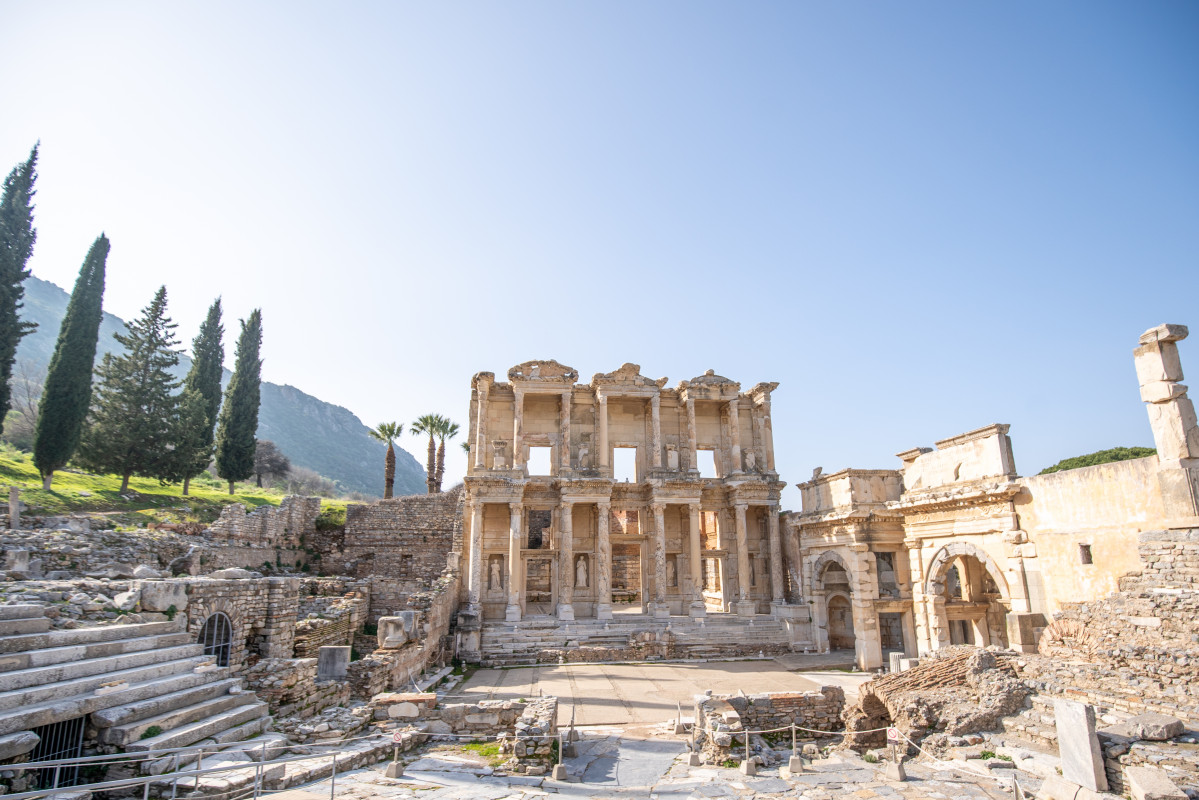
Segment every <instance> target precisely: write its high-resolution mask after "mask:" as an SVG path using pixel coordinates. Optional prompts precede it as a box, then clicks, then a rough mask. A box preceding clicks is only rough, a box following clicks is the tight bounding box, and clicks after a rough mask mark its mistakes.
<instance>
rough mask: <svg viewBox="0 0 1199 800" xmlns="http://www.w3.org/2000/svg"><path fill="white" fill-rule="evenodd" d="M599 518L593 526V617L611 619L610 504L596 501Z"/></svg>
mask: <svg viewBox="0 0 1199 800" xmlns="http://www.w3.org/2000/svg"><path fill="white" fill-rule="evenodd" d="M596 511H597V512H598V514H599V519H598V520H597V521H596V526H595V574H594V577H593V578H592V580H594V581H595V618H596V619H612V540H611V539H610V538H608V519H609V518H610V517H611V515H612V505H611V504H610V503H609V502H608V501H606V500H602V501H600V502H599V503H596Z"/></svg>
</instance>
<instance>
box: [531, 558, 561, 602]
mask: <svg viewBox="0 0 1199 800" xmlns="http://www.w3.org/2000/svg"><path fill="white" fill-rule="evenodd" d="M554 584H555V581H554V560H553V559H552V558H526V559H525V598H524V600H525V610H524V613H525V616H548V615H550V614H553V613H554V607H555V604H556V603H557V600H558V598H557V592H555V591H554Z"/></svg>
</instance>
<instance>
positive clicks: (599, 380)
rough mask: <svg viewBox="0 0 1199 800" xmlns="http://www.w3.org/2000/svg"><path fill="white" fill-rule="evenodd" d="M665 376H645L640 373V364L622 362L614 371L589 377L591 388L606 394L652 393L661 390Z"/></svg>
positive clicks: (664, 383)
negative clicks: (655, 377) (656, 377)
mask: <svg viewBox="0 0 1199 800" xmlns="http://www.w3.org/2000/svg"><path fill="white" fill-rule="evenodd" d="M666 380H667V379H666V378H658V379H657V380H654V379H653V378H647V377H645V376H644V375H642V374H641V365H639V364H630V363H625V364H623V365H622V366H621V367H620V369H618V370H616V371H614V372H608V373H602V372H597V373H596V374H595V375H594V376H592V378H591V388H592V389H595V390H596V391H597V392H603V393H604V394H606V395H608V396H616V395H634V396H636V395H653V394H657V393H658V392H660V391H662V387H663V386H665V385H666Z"/></svg>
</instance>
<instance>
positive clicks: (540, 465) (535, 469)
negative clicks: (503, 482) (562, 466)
mask: <svg viewBox="0 0 1199 800" xmlns="http://www.w3.org/2000/svg"><path fill="white" fill-rule="evenodd" d="M552 452H553V448H552V447H530V448H529V461H528V465H529V474H530V475H549V474H551V473H550V454H551V453H552Z"/></svg>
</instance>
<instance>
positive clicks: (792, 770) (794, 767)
mask: <svg viewBox="0 0 1199 800" xmlns="http://www.w3.org/2000/svg"><path fill="white" fill-rule="evenodd" d="M798 735H799V730H798V728H797V727H796V725H795V723H794V722H792V723H791V758H789V759H787V766H785V767H783V768H782V769H780V770H779V773H780V774H781V775H782V777H784V778H787V777H790V776H791V775H798V774H800V773H801V772H803V759H802V758H800V757H799V742H798V741H797V737H798Z"/></svg>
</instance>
